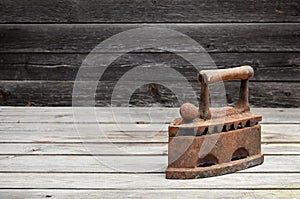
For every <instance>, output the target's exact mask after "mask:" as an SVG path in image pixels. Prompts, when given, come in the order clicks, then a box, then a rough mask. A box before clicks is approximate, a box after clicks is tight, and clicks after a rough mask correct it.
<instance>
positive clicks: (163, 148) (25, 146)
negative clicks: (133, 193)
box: [0, 143, 300, 155]
mask: <svg viewBox="0 0 300 199" xmlns="http://www.w3.org/2000/svg"><path fill="white" fill-rule="evenodd" d="M261 147H262V153H263V154H265V155H274V154H275V155H300V144H293V143H291V144H281V143H279V144H274V143H263V144H262V145H261ZM116 148H117V149H116ZM91 152H92V154H96V155H114V154H119V155H120V154H121V155H123V154H125V155H126V154H152V155H166V154H167V153H168V144H167V143H114V144H113V147H112V144H109V143H103V144H93V143H76V144H73V143H69V144H59V143H22V144H11V143H1V145H0V155H90V154H91Z"/></svg>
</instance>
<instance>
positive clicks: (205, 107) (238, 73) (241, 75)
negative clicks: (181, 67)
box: [198, 66, 254, 119]
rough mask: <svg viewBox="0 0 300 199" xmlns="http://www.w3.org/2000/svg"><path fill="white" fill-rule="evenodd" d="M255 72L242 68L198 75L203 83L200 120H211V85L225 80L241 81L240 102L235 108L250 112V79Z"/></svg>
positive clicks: (202, 72) (249, 67) (250, 68)
mask: <svg viewBox="0 0 300 199" xmlns="http://www.w3.org/2000/svg"><path fill="white" fill-rule="evenodd" d="M253 75H254V71H253V68H252V67H251V66H241V67H237V68H232V69H221V70H203V71H201V72H200V73H199V74H198V80H199V81H200V82H201V93H200V102H199V114H200V118H203V119H210V118H211V114H210V110H209V89H208V84H209V83H215V82H220V81H225V80H236V79H239V80H241V87H240V95H239V100H238V102H237V103H236V105H235V106H234V108H236V109H239V110H242V111H249V110H250V106H249V102H248V96H249V90H248V87H249V86H248V84H249V78H251V77H253Z"/></svg>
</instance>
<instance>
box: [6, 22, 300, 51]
mask: <svg viewBox="0 0 300 199" xmlns="http://www.w3.org/2000/svg"><path fill="white" fill-rule="evenodd" d="M154 25H155V26H154ZM142 27H155V28H168V29H171V30H175V31H179V32H181V33H183V34H186V35H188V36H189V37H191V38H192V39H194V40H195V41H197V42H198V43H199V44H200V45H201V46H203V47H204V48H205V49H206V51H208V52H299V50H300V43H299V31H300V25H299V24H297V23H296V24H289V23H270V24H257V23H254V24H247V23H238V24H236V23H226V24H222V23H220V24H147V25H145V24H144V25H140V24H92V25H91V24H63V25H62V24H38V25H22V24H20V25H18V24H12V25H0V36H1V37H0V43H1V47H0V52H1V53H4V52H5V53H8V52H13V53H16V52H19V53H21V52H23V53H25V52H26V53H28V52H38V53H42V52H52V53H89V52H90V51H91V50H92V49H93V48H94V47H96V46H97V45H98V44H100V43H101V42H102V41H103V40H105V39H108V38H109V37H111V36H113V35H115V34H117V33H120V32H122V31H126V30H129V29H132V28H142ZM274 30H276V31H274ZM144 37H145V36H144V35H143V36H142V37H141V38H138V37H137V36H136V37H135V40H145V38H144ZM151 37H153V35H152V36H151ZM155 38H156V40H157V39H159V41H160V44H161V46H165V45H166V41H177V42H178V43H180V45H173V46H172V48H173V49H174V50H176V51H177V52H194V51H195V49H194V48H193V47H191V46H190V45H188V44H187V43H186V42H185V41H184V40H183V37H181V36H180V37H179V36H175V35H173V36H170V35H166V34H165V33H162V34H160V33H157V34H156V35H155ZM148 39H149V38H148ZM152 41H153V40H152ZM136 45H137V44H136V43H133V44H130V45H126V46H124V45H123V44H122V42H121V43H120V44H118V45H114V46H113V48H112V49H101V50H102V51H103V52H112V51H113V52H116V51H117V52H124V51H127V50H128V47H129V46H130V47H136ZM173 49H171V50H173ZM146 51H149V50H146ZM151 51H152V52H155V51H156V52H157V51H159V50H155V49H153V50H151ZM160 51H161V50H160Z"/></svg>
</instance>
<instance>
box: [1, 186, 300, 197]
mask: <svg viewBox="0 0 300 199" xmlns="http://www.w3.org/2000/svg"><path fill="white" fill-rule="evenodd" d="M79 189H80V188H79ZM0 196H1V197H2V198H21V197H22V198H32V199H40V198H47V197H51V198H54V199H56V198H60V199H61V198H65V199H74V198H76V199H86V198H102V199H111V198H131V199H136V198H164V199H168V198H170V199H171V198H172V199H174V198H176V199H186V198H192V199H196V198H202V197H203V196H205V198H223V199H232V198H244V199H253V198H264V199H274V198H282V199H291V198H294V199H296V198H299V197H300V190H276V189H266V190H227V189H223V190H213V191H212V190H210V189H208V190H205V189H204V190H178V189H172V190H47V189H37V190H30V189H25V190H23V189H22V190H21V189H20V190H11V189H2V190H0Z"/></svg>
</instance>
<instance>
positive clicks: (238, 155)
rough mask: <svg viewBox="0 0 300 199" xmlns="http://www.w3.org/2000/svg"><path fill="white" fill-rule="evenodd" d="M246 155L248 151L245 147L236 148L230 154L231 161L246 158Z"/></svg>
mask: <svg viewBox="0 0 300 199" xmlns="http://www.w3.org/2000/svg"><path fill="white" fill-rule="evenodd" d="M248 156H249V153H248V151H247V150H246V149H245V148H238V149H237V150H235V152H234V153H233V154H232V158H231V161H235V160H241V159H244V158H247V157H248Z"/></svg>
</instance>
